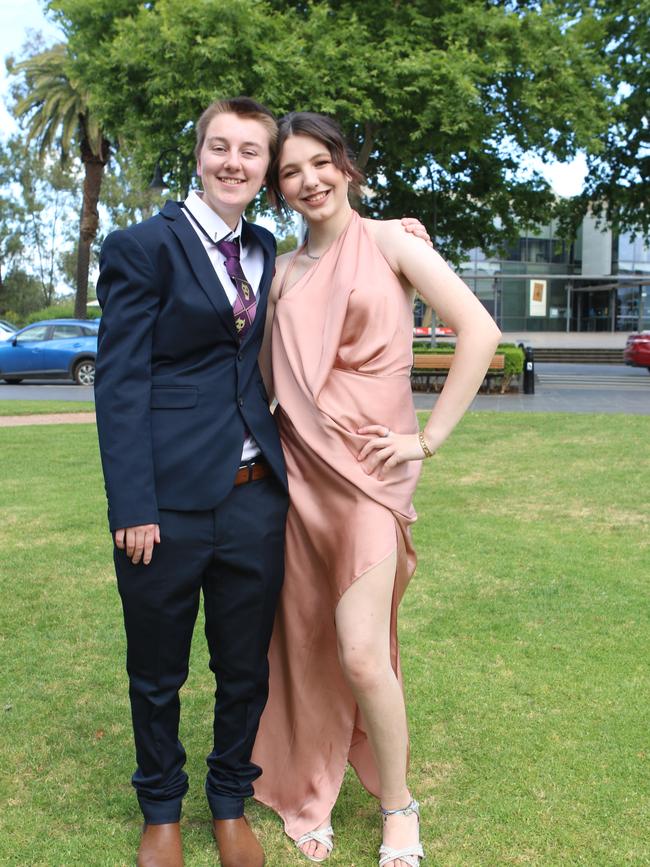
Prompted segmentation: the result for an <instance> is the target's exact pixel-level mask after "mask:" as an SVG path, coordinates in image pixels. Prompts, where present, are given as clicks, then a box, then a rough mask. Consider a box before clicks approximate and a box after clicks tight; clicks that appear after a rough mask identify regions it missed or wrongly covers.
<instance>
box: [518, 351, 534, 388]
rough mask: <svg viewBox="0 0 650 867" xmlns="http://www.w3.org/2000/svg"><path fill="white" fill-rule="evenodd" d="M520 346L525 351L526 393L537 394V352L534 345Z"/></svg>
mask: <svg viewBox="0 0 650 867" xmlns="http://www.w3.org/2000/svg"><path fill="white" fill-rule="evenodd" d="M519 347H520V348H521V349H522V350H523V352H524V394H535V353H534V352H533V347H532V346H524V344H523V343H520V344H519Z"/></svg>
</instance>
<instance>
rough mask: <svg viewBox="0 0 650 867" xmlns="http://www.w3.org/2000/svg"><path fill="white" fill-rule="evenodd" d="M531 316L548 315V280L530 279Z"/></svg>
mask: <svg viewBox="0 0 650 867" xmlns="http://www.w3.org/2000/svg"><path fill="white" fill-rule="evenodd" d="M529 284H530V290H529V292H530V299H529V313H528V315H529V316H546V280H530V281H529Z"/></svg>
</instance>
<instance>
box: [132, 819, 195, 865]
mask: <svg viewBox="0 0 650 867" xmlns="http://www.w3.org/2000/svg"><path fill="white" fill-rule="evenodd" d="M136 864H137V867H184V864H185V862H184V861H183V846H182V843H181V826H180V824H179V823H178V822H169V823H167V824H165V825H147V824H145V826H144V828H143V829H142V839H141V840H140V848H139V849H138V860H137V862H136Z"/></svg>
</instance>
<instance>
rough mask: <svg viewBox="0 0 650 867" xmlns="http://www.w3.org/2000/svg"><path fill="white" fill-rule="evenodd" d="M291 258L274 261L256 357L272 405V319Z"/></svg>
mask: <svg viewBox="0 0 650 867" xmlns="http://www.w3.org/2000/svg"><path fill="white" fill-rule="evenodd" d="M292 256H293V253H284V254H283V255H282V256H278V258H277V260H276V270H275V276H274V277H273V282H272V283H271V289H270V291H269V298H268V302H267V305H266V319H265V321H264V338H263V339H262V348H261V349H260V354H259V356H258V357H257V361H258V364H259V366H260V372H261V374H262V379H263V380H264V387H265V388H266V393H267V394H268V396H269V403H273V400H274V398H275V388H274V385H273V369H272V365H271V340H272V337H273V318H274V317H275V305H276V303H277V300H278V297H279V294H280V287H281V285H282V280H283V277H284V272H285V271H286V269H287V266H288V264H289V261H290V259H291V257H292Z"/></svg>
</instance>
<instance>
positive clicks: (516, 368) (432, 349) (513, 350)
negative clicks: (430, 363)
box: [413, 343, 524, 381]
mask: <svg viewBox="0 0 650 867" xmlns="http://www.w3.org/2000/svg"><path fill="white" fill-rule="evenodd" d="M455 349H456V347H455V346H454V344H452V343H445V344H444V345H442V346H431V344H430V343H414V344H413V352H417V353H418V354H420V355H423V354H427V355H436V354H437V355H450V354H453V352H454V351H455ZM495 355H503V356H505V358H504V362H503V364H504V367H503V375H504V377H507V378H508V381H510V379H511V378H512V377H513V376H517V375H518V374H520V373H521V372H522V370H523V369H524V352H523V349H521V348H520V347H519V346H515V344H514V343H500V344H499V345H498V346H497V348H496V350H495Z"/></svg>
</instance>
